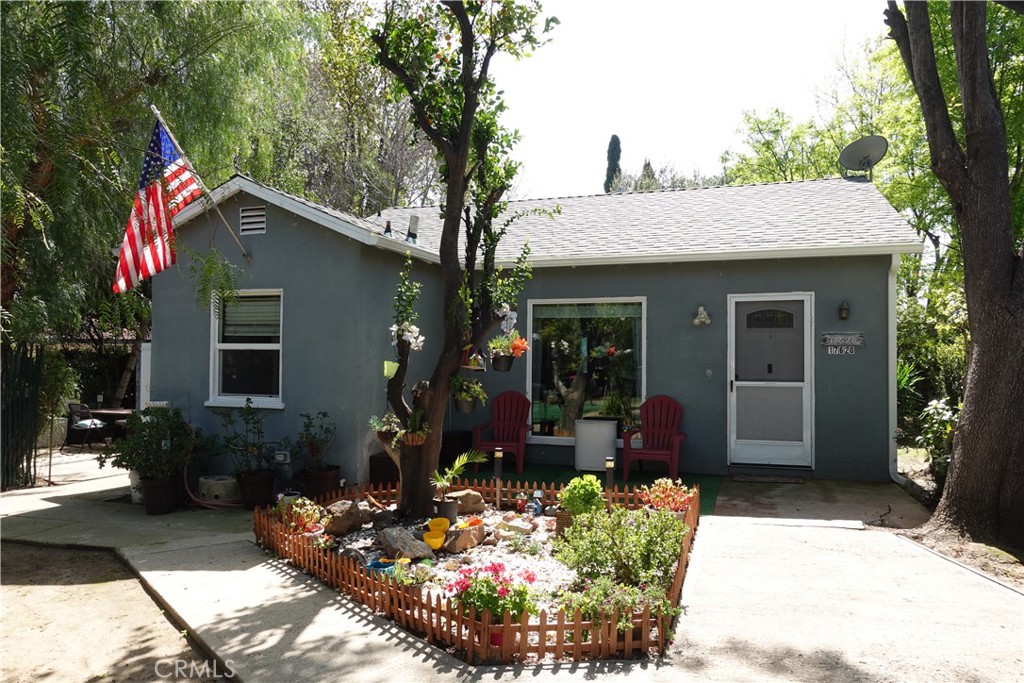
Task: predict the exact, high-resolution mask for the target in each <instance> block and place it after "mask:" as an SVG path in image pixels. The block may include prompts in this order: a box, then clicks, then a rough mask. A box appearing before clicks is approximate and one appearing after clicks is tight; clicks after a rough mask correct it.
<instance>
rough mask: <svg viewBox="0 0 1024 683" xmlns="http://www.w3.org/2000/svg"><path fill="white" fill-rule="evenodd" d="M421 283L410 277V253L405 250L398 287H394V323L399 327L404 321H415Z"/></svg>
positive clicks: (417, 314) (409, 322)
mask: <svg viewBox="0 0 1024 683" xmlns="http://www.w3.org/2000/svg"><path fill="white" fill-rule="evenodd" d="M422 287H423V285H422V284H420V283H419V282H416V281H415V280H413V279H412V254H410V253H409V252H406V254H405V265H403V266H402V271H401V273H399V275H398V287H397V288H396V289H395V303H394V306H393V308H394V310H395V318H394V320H395V325H396V326H398V327H401V326H402V325H403V324H404V323H408V324H412V323H414V322H416V318H418V317H419V313H417V312H416V302H417V301H419V298H420V290H421V289H422Z"/></svg>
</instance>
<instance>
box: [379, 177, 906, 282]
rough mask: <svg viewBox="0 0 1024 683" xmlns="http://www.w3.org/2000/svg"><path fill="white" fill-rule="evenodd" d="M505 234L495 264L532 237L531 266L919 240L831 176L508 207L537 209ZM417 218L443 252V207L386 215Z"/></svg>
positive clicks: (855, 184) (424, 237) (855, 247)
mask: <svg viewBox="0 0 1024 683" xmlns="http://www.w3.org/2000/svg"><path fill="white" fill-rule="evenodd" d="M556 206H560V207H561V213H560V214H559V215H555V216H554V217H553V218H549V217H547V216H543V215H525V216H522V217H520V218H519V219H517V220H516V221H515V222H514V223H513V224H512V226H511V227H510V228H509V232H508V235H507V236H506V238H505V239H504V240H502V243H501V245H500V247H499V252H498V258H499V261H512V260H513V259H514V258H515V257H516V255H517V254H518V253H519V249H520V248H521V246H522V243H523V241H524V240H525V239H529V241H530V247H531V254H530V261H531V262H532V263H533V264H534V266H539V267H543V266H556V265H589V264H598V263H656V262H673V261H708V260H716V261H717V260H740V259H759V258H793V257H807V256H847V255H858V254H859V255H865V254H893V253H916V252H920V251H921V238H920V237H918V235H917V233H916V232H915V231H914V230H913V228H911V227H910V225H909V224H908V223H907V221H906V220H905V219H904V218H903V217H902V216H900V214H899V213H897V211H896V210H895V209H894V208H893V207H892V205H891V204H889V202H888V200H886V199H885V197H883V196H882V194H881V193H880V192H879V191H878V189H877V188H875V186H874V185H873V184H871V183H870V182H868V181H867V180H866V179H861V178H831V179H825V180H807V181H798V182H785V183H765V184H758V185H731V186H724V187H707V188H698V189H688V190H665V191H661V192H630V193H621V194H602V195H590V196H583V197H561V198H555V199H529V200H522V201H513V202H509V207H508V213H516V212H524V211H530V210H533V209H538V208H541V209H548V210H553V209H554V208H555V207H556ZM411 215H417V216H419V217H420V223H419V239H418V242H419V245H420V246H422V247H423V248H425V249H427V250H428V251H431V252H434V253H437V250H438V240H439V238H440V234H441V218H440V211H439V209H438V208H437V207H413V208H400V209H398V208H396V209H388V210H386V211H383V212H382V213H381V216H380V217H379V218H377V217H374V218H371V219H370V220H373V221H376V222H377V223H379V224H381V225H383V222H384V221H387V220H390V221H391V224H392V226H394V228H395V229H397V230H400V231H402V235H403V236H404V230H405V228H406V227H407V226H408V223H409V216H411Z"/></svg>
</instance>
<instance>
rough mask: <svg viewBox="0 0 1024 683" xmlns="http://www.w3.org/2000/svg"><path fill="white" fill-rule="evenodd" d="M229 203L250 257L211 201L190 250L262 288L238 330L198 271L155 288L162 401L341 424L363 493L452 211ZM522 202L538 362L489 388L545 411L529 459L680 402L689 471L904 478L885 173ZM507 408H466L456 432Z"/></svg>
mask: <svg viewBox="0 0 1024 683" xmlns="http://www.w3.org/2000/svg"><path fill="white" fill-rule="evenodd" d="M212 194H213V196H214V198H215V201H216V202H217V204H218V205H219V208H220V209H221V212H222V213H223V215H224V216H225V218H226V219H227V221H228V222H229V223H230V224H231V225H232V227H234V228H235V229H236V230H238V231H239V232H240V233H241V240H242V243H243V244H244V245H245V248H246V250H247V251H248V252H249V253H250V254H251V255H252V259H253V262H252V264H251V265H246V264H245V263H244V262H243V261H242V259H241V257H240V253H239V250H238V248H237V246H235V245H234V244H233V243H232V242H231V240H230V237H229V236H228V234H227V232H226V230H224V229H223V227H221V229H220V230H218V229H217V225H218V223H219V221H220V219H219V218H217V216H216V214H214V213H212V212H209V211H206V210H204V209H203V207H201V206H199V205H198V204H196V205H193V206H190V207H188V208H187V209H186V210H185V211H183V212H182V213H181V214H180V215H179V217H178V228H177V235H178V239H179V241H180V243H184V244H187V245H188V246H190V247H192V248H193V249H197V250H204V249H205V248H206V247H207V245H209V244H214V245H216V246H217V248H218V250H219V251H220V253H221V254H223V255H226V256H228V257H229V258H230V259H231V260H232V261H234V262H235V263H237V264H239V265H240V266H242V267H243V270H244V271H245V272H246V276H245V277H243V279H242V281H241V282H240V295H241V296H240V298H239V300H238V302H236V303H235V304H230V305H228V306H227V307H226V309H225V311H224V314H223V315H222V316H221V317H220V318H217V317H215V316H214V315H213V314H212V313H211V311H210V310H209V309H208V308H200V307H199V306H197V305H196V303H195V300H194V299H195V295H194V292H193V288H192V284H191V282H190V281H189V279H188V277H187V276H186V272H187V264H185V263H184V262H185V261H187V258H185V257H181V258H182V262H183V264H182V265H181V266H180V267H179V270H178V271H170V272H166V273H163V274H161V275H160V276H159V277H156V278H154V281H153V302H154V305H153V345H152V357H151V368H152V369H151V379H150V386H149V387H148V388H149V394H150V396H151V398H152V399H153V400H166V401H170V402H171V403H173V404H174V405H180V406H182V407H183V408H185V409H186V411H187V413H188V415H189V417H190V418H191V419H192V421H193V422H194V423H196V424H198V425H200V426H202V427H204V428H205V429H212V430H216V429H217V428H218V425H219V418H218V417H217V416H216V415H215V414H214V413H213V412H212V411H211V408H214V407H222V406H239V405H241V403H242V402H243V400H244V397H245V396H247V395H250V396H253V397H254V400H255V402H256V404H257V405H258V406H260V407H263V408H267V409H268V415H269V417H268V419H267V432H268V435H269V436H271V437H272V438H277V437H280V436H283V435H290V436H292V438H294V436H295V435H296V434H297V433H298V431H299V427H300V425H301V418H300V417H299V415H300V413H305V412H316V411H319V410H326V411H328V412H329V413H330V415H331V416H332V418H333V419H335V420H336V421H337V423H338V438H337V441H336V443H335V445H334V447H333V448H332V451H331V453H330V455H329V457H328V459H329V460H330V461H332V462H335V463H337V464H340V465H341V466H342V469H343V472H344V474H345V476H347V477H348V478H349V480H350V481H351V480H365V479H366V478H367V469H368V466H367V462H368V458H369V456H370V455H371V453H373V452H375V451H377V450H378V449H377V447H376V443H375V441H374V438H373V434H372V432H371V431H370V430H369V428H368V427H367V424H366V423H367V419H368V418H369V417H370V415H371V414H381V413H382V412H383V411H385V410H386V409H387V407H386V401H385V395H384V387H385V384H384V378H383V374H382V362H383V361H384V360H388V359H392V358H393V350H392V347H391V344H390V335H389V332H388V327H389V326H390V325H391V323H392V320H391V316H392V309H391V304H392V299H393V296H394V291H395V285H396V283H397V279H398V272H399V269H400V267H401V264H402V261H403V259H404V256H405V253H406V252H409V253H411V255H412V256H413V257H414V259H415V260H416V264H415V266H414V277H415V278H416V279H418V280H420V281H421V282H423V292H422V296H421V299H420V305H419V306H418V310H419V312H420V318H419V320H418V324H420V326H421V329H422V331H423V334H424V336H425V337H426V346H425V349H424V351H422V352H419V353H414V354H413V359H412V366H411V372H410V377H412V378H417V377H424V376H426V375H427V374H428V373H429V370H430V368H431V367H432V363H433V359H434V355H433V352H434V351H436V347H434V346H432V344H436V343H437V340H438V339H439V338H440V334H439V329H438V324H437V321H438V320H439V319H440V316H441V310H440V308H441V306H440V299H441V295H440V292H441V281H440V274H439V268H438V266H437V261H438V258H437V243H438V239H439V236H440V225H441V218H440V213H439V210H438V208H437V207H417V208H396V209H390V210H387V211H384V212H382V214H381V215H379V216H374V217H371V218H358V217H355V216H351V215H348V214H345V213H342V212H338V211H335V210H332V209H329V208H327V207H324V206H319V205H317V204H314V203H312V202H309V201H306V200H303V199H300V198H298V197H295V196H292V195H289V194H287V193H284V192H281V191H278V190H276V189H273V188H271V187H267V186H265V185H262V184H259V183H257V182H254V181H252V180H251V179H249V178H246V177H243V176H235V177H233V178H231V179H230V180H229V181H228V182H226V183H225V184H224V185H222V186H220V187H218V188H217V189H216V190H214V191H213V193H212ZM556 206H558V207H560V210H561V212H560V213H559V214H557V215H554V216H549V215H539V214H537V213H529V210H530V209H537V208H541V209H554V207H556ZM509 211H510V212H524V211H525V212H527V213H526V215H524V216H523V217H521V218H520V219H518V220H517V221H515V222H514V223H513V224H512V226H511V227H510V229H509V233H508V235H507V236H506V238H505V239H504V240H503V242H502V244H501V246H500V249H499V253H498V258H499V261H501V262H505V263H511V262H512V261H514V259H515V257H516V256H517V255H518V254H519V251H520V249H521V247H522V244H523V242H524V241H525V240H527V239H528V240H529V244H530V247H531V256H530V261H531V263H532V265H533V268H534V275H533V279H532V280H531V281H529V282H528V283H527V285H526V289H525V292H524V294H523V297H522V299H521V300H520V301H518V302H515V303H516V305H517V311H518V321H517V325H518V329H519V330H520V332H521V333H522V334H523V335H524V336H525V337H527V339H528V340H529V341H530V344H531V351H530V352H529V353H527V354H526V355H525V356H524V357H523V358H520V359H518V360H517V361H516V362H515V364H514V365H513V367H512V369H511V371H510V372H506V373H498V372H486V373H481V375H480V377H481V380H482V381H483V383H484V386H485V388H486V390H487V392H488V394H490V395H491V396H495V395H497V394H498V393H499V392H501V391H504V390H506V389H515V390H518V391H521V392H523V393H525V394H526V395H527V396H529V397H530V398H531V400H532V402H533V421H532V432H531V436H530V438H529V442H528V453H527V460H528V461H530V462H551V463H565V464H569V463H572V461H573V451H574V444H575V438H574V423H575V418H576V417H578V416H582V417H601V416H605V417H613V418H618V419H619V420H620V421H623V422H626V423H628V422H630V421H631V420H633V419H635V414H636V413H635V411H636V408H637V407H638V406H639V404H640V403H641V402H642V400H643V399H644V398H645V397H648V396H653V395H656V394H668V395H669V396H672V397H674V398H675V399H676V400H678V401H679V402H680V403H682V404H683V406H684V409H685V415H684V419H683V428H684V430H685V431H687V432H688V434H689V438H688V440H687V441H686V444H685V446H684V449H683V456H682V470H683V471H685V472H699V473H712V474H723V473H726V472H728V471H730V469H733V470H736V469H739V468H765V467H772V468H780V467H781V468H788V469H791V470H795V471H799V472H801V473H803V474H804V475H805V476H814V477H820V478H829V479H861V480H882V479H886V478H888V477H889V476H890V473H892V472H894V471H895V454H896V450H895V440H894V434H895V428H896V388H895V372H896V272H897V270H898V267H899V263H900V255H901V254H905V253H918V252H920V251H921V240H920V239H919V238H918V236H917V235H916V233H915V232H914V230H912V229H911V228H910V226H909V225H908V224H907V222H906V221H905V220H904V219H903V218H902V217H901V216H900V215H899V214H898V213H897V212H896V211H895V210H894V209H893V207H892V206H891V205H890V204H889V203H888V202H887V201H886V200H885V198H884V197H882V195H881V194H880V193H879V192H878V190H877V189H876V188H875V187H874V186H873V185H872V184H871V183H870V182H868V181H867V180H866V179H863V178H835V179H825V180H813V181H803V182H786V183H770V184H759V185H746V186H730V187H714V188H702V189H690V190H672V191H663V192H651V193H627V194H613V195H595V196H585V197H565V198H557V199H544V200H525V201H516V202H512V203H511V205H510V207H509ZM413 217H416V220H414V221H413V222H414V223H415V222H417V221H418V230H417V231H416V233H417V234H416V237H415V239H413V238H411V237H410V236H408V235H407V234H406V233H407V231H408V228H409V225H410V219H411V218H413ZM488 415H489V413H488V412H487V409H486V408H477V410H476V411H475V412H473V413H470V414H468V415H462V414H455V413H453V412H452V411H449V416H448V417H446V421H447V422H446V429H449V430H451V431H452V432H453V433H454V432H457V431H459V430H466V429H469V428H470V427H471V426H472V425H473V424H477V423H479V422H483V421H485V420H486V418H487V416H488Z"/></svg>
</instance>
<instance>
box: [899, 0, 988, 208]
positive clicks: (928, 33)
mask: <svg viewBox="0 0 1024 683" xmlns="http://www.w3.org/2000/svg"><path fill="white" fill-rule="evenodd" d="M906 9H907V16H906V17H904V16H903V13H902V12H900V10H899V7H897V6H896V2H895V0H889V7H888V9H886V10H885V23H886V24H888V26H889V28H890V29H891V30H890V33H889V37H890V38H892V39H893V40H895V41H896V45H897V46H898V47H899V49H900V56H901V57H903V64H904V66H906V68H907V73H908V74H909V75H910V80H911V82H912V83H913V84H914V90H915V91H917V98H918V100H920V102H921V112H922V114H923V115H924V122H925V129H926V130H927V132H928V149H929V152H930V153H931V163H932V170H933V171H934V172H935V175H936V177H937V178H938V179H939V182H941V183H942V185H943V186H944V187H945V188H946V191H947V192H949V194H950V197H952V198H953V201H954V202H955V203H957V204H959V203H961V201H962V197H963V193H964V191H965V189H966V187H967V185H968V182H969V180H968V176H967V171H966V158H965V155H964V151H963V149H961V147H960V143H959V142H957V139H956V135H954V133H953V124H952V122H951V121H950V118H949V109H948V107H947V106H946V97H945V95H944V94H943V92H942V84H941V83H940V82H939V72H938V68H937V67H936V65H935V47H934V44H933V43H932V30H931V24H930V23H929V19H928V3H926V2H909V3H907V5H906Z"/></svg>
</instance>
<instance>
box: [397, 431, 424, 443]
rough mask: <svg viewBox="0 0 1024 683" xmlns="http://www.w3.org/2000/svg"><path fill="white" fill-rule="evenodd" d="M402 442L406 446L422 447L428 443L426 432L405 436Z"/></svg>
mask: <svg viewBox="0 0 1024 683" xmlns="http://www.w3.org/2000/svg"><path fill="white" fill-rule="evenodd" d="M402 441H404V442H405V445H406V446H422V445H423V444H425V443H426V442H427V434H426V432H417V433H415V434H405V435H403V436H402Z"/></svg>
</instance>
